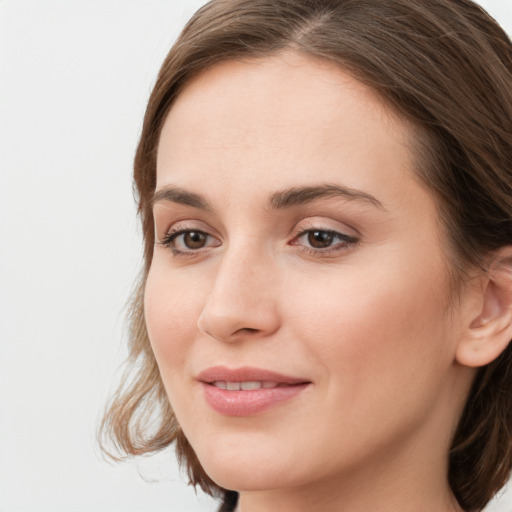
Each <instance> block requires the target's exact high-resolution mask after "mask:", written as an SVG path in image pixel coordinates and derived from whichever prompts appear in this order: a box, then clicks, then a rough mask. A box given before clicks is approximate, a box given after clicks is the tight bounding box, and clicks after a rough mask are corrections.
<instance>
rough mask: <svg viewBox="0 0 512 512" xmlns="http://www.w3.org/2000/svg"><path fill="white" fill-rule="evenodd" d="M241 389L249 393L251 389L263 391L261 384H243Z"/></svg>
mask: <svg viewBox="0 0 512 512" xmlns="http://www.w3.org/2000/svg"><path fill="white" fill-rule="evenodd" d="M240 388H241V389H243V390H244V391H249V390H250V389H261V382H241V383H240Z"/></svg>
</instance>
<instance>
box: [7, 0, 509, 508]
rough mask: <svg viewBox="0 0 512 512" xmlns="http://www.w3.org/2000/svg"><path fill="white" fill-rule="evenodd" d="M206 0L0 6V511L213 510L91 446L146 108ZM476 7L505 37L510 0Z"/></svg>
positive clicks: (161, 466) (127, 255)
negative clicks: (168, 57) (168, 58)
mask: <svg viewBox="0 0 512 512" xmlns="http://www.w3.org/2000/svg"><path fill="white" fill-rule="evenodd" d="M202 3H204V2H203V1H202V0H182V1H178V0H166V1H164V0H160V1H159V0H138V1H136V0H108V1H107V0H103V1H100V0H94V1H93V0H81V1H79V0H60V1H56V0H47V1H37V0H32V1H29V0H10V1H9V0H0V512H78V511H84V512H85V511H87V512H91V511H95V512H118V511H119V512H121V511H122V512H132V511H133V512H135V511H137V512H155V511H162V512H164V511H177V512H192V511H212V510H214V509H215V505H214V503H213V502H212V501H211V500H209V499H208V498H206V497H204V496H202V495H200V494H199V496H198V497H196V496H195V494H194V492H193V490H192V489H190V488H189V487H187V486H186V484H185V483H184V481H183V478H182V477H180V475H179V472H178V470H177V468H176V466H175V464H174V461H173V456H172V454H170V453H168V452H167V453H164V454H161V455H159V456H157V457H156V458H154V459H146V460H143V461H140V462H138V463H133V462H132V463H125V464H121V465H109V464H107V463H106V462H104V461H103V460H102V459H101V457H100V455H99V452H98V449H97V447H96V445H95V431H96V427H97V422H98V419H99V417H100V409H101V406H102V404H103V403H104V401H105V399H106V397H107V396H108V394H109V392H110V391H112V390H113V388H114V383H115V382H116V381H117V379H118V378H119V367H120V364H121V362H122V360H123V358H124V357H125V348H124V345H125V342H126V339H125V338H126V336H125V332H124V330H123V329H124V317H123V315H124V313H123V307H124V304H125V301H126V298H127V297H128V294H129V291H130V287H131V283H132V282H133V279H134V276H135V275H136V273H137V270H138V268H139V263H140V260H141V243H140V233H139V228H138V224H137V221H136V218H135V209H134V204H133V200H132V192H131V164H132V158H133V154H134V150H135V147H136V143H137V137H138V134H139V131H140V127H141V120H142V116H143V112H144V107H145V103H146V101H147V98H148V95H149V92H150V90H151V85H152V84H153V82H154V79H155V76H156V73H157V71H158V68H159V66H160V63H161V61H162V60H163V58H164V56H165V54H166V53H167V51H168V49H169V47H170V45H171V43H172V42H173V40H174V39H175V37H176V36H177V34H178V31H179V29H180V28H181V27H182V26H183V24H184V23H185V21H186V20H187V19H188V18H189V17H190V16H191V15H192V13H193V12H194V11H195V10H196V8H197V7H199V6H200V5H201V4H202ZM481 3H482V4H483V5H484V6H485V7H487V8H488V9H489V10H490V11H491V13H493V14H494V15H495V17H497V18H498V20H499V21H500V22H501V23H502V25H504V26H505V28H506V29H507V30H508V32H509V33H512V0H487V1H482V2H481ZM140 472H141V473H143V474H144V475H145V478H146V479H153V480H157V481H156V482H153V483H147V482H146V481H145V480H143V479H142V478H141V476H140V475H139V473H140ZM491 509H492V510H493V512H494V511H499V512H511V511H512V492H510V493H508V494H505V495H504V496H502V498H501V500H500V502H497V503H495V504H493V506H492V507H491Z"/></svg>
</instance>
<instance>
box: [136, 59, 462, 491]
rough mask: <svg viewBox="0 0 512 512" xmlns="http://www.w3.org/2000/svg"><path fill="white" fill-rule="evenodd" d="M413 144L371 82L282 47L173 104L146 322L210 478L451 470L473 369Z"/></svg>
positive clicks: (291, 480) (247, 483) (311, 478)
mask: <svg viewBox="0 0 512 512" xmlns="http://www.w3.org/2000/svg"><path fill="white" fill-rule="evenodd" d="M411 137H412V134H411V129H410V127H409V126H408V125H407V124H406V123H404V122H402V121H400V120H398V119H397V118H396V117H395V116H393V115H392V114H391V113H390V112H389V111H388V110H387V109H386V108H385V107H384V106H383V104H382V102H381V101H380V100H379V99H378V98H377V96H376V95H375V94H374V93H373V92H372V91H371V90H370V89H368V88H367V87H366V86H364V85H362V84H361V83H360V82H358V81H356V80H354V79H353V78H351V77H350V76H348V75H347V74H346V73H344V72H343V71H342V70H340V69H339V68H337V67H334V66H333V65H331V64H328V63H325V62H321V61H318V60H312V59H309V58H307V57H303V56H300V55H298V54H294V53H291V52H290V53H286V54H282V55H280V56H277V57H273V58H265V59H261V60H253V61H247V62H228V63H223V64H220V65H217V66H216V67H213V68H212V69H210V70H208V71H206V72H205V73H203V74H202V75H201V76H199V77H198V78H196V79H195V80H193V81H192V82H191V83H190V84H189V85H188V86H187V87H186V88H185V90H184V91H183V92H182V93H181V95H180V96H179V97H178V99H177V101H176V103H175V105H174V106H173V107H172V109H171V111H170V113H169V115H168V117H167V120H166V122H165V125H164V128H163V132H162V135H161V140H160V145H159V151H158V165H157V192H156V195H155V206H154V216H155V230H156V240H157V243H156V246H155V252H154V258H153V261H152V264H151V269H150V271H149V276H148V280H147V287H146V297H145V311H146V321H147V327H148V331H149V336H150V340H151V344H152V348H153V350H154V353H155V356H156V359H157V361H158V365H159V368H160V372H161V376H162V379H163V383H164V385H165V388H166V390H167V393H168V396H169V400H170V402H171V405H172V408H173V410H174V411H175V414H176V416H177V419H178V421H179V423H180V425H181V426H182V428H183V431H184V433H185V435H186V437H187V438H188V440H189V441H190V443H191V445H192V447H193V448H194V450H195V451H196V453H197V455H198V457H199V460H200V462H201V464H202V465H203V467H204V468H205V470H206V471H207V473H208V474H209V475H210V476H211V477H212V478H213V479H214V480H215V481H216V482H217V483H218V484H219V485H221V486H223V487H226V488H230V489H237V490H244V489H249V490H261V489H284V488H290V487H294V488H298V487H301V486H302V487H304V486H308V485H310V484H315V485H318V484H319V482H324V483H326V482H336V481H338V482H339V481H340V478H344V479H345V481H348V480H350V478H352V477H354V475H356V474H358V472H359V473H361V472H363V473H365V475H366V477H368V475H369V474H370V473H371V472H372V471H374V472H375V473H377V472H378V471H381V470H382V467H386V468H387V469H386V472H387V473H386V474H388V473H390V474H393V471H394V469H393V468H395V469H396V470H398V468H401V469H400V471H401V472H402V474H403V478H406V476H405V475H407V474H408V473H407V472H404V467H408V465H409V466H410V467H411V468H412V467H415V466H414V464H411V462H414V463H415V464H416V466H417V465H418V464H417V463H418V460H421V461H422V464H421V467H423V466H424V467H425V468H429V467H430V466H432V465H434V464H435V465H436V468H437V469H436V471H437V470H438V469H439V466H442V469H445V464H446V453H447V450H448V446H449V438H450V434H451V432H452V429H453V425H454V422H455V421H456V418H457V415H458V411H459V410H460V406H461V403H462V402H463V400H464V394H465V392H466V391H467V386H468V382H469V380H468V378H466V376H465V374H463V373H462V372H463V369H462V368H461V367H459V366H457V365H456V363H455V362H454V352H455V345H456V343H457V339H458V337H459V332H460V325H459V324H458V321H457V314H456V313H453V312H452V313H453V314H452V313H450V311H449V305H450V289H449V282H448V279H447V272H448V269H447V262H446V257H445V253H444V252H443V249H442V245H441V233H440V228H439V221H438V216H437V211H436V205H435V203H434V200H433V197H432V195H431V193H430V192H429V191H427V190H426V188H425V187H423V186H422V185H421V184H420V182H419V181H418V180H417V179H416V178H415V175H414V165H415V162H414V160H413V158H412V155H411V151H410V149H409V147H408V143H409V142H410V138H411ZM226 388H227V389H226ZM419 457H422V458H421V459H419ZM390 461H392V463H390ZM384 465H385V466H384ZM414 471H416V470H414ZM347 478H348V480H347ZM383 478H384V476H383Z"/></svg>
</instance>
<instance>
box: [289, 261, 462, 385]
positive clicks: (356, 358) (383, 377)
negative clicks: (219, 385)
mask: <svg viewBox="0 0 512 512" xmlns="http://www.w3.org/2000/svg"><path fill="white" fill-rule="evenodd" d="M427 268H428V269H429V270H428V271H424V269H427ZM384 269H385V270H384ZM303 283H304V284H305V287H306V288H307V289H308V292H307V293H306V290H302V291H297V290H295V291H294V293H291V292H290V293H288V294H287V295H288V296H289V297H290V301H289V302H288V303H287V308H288V309H289V311H293V315H294V316H295V318H296V321H295V323H296V324H297V326H299V328H298V329H297V330H296V335H297V336H300V337H301V338H302V339H303V340H307V343H308V348H309V351H310V354H309V355H310V356H311V357H315V358H316V359H317V360H318V361H319V362H320V363H321V365H322V366H323V367H324V368H326V369H327V370H328V373H329V374H331V375H333V376H334V379H335V380H336V381H337V382H339V381H343V382H344V384H347V382H348V381H349V380H351V381H352V382H351V384H352V385H353V386H354V387H355V388H359V389H363V388H364V387H366V386H367V385H368V384H369V383H370V384H371V385H373V386H383V385H384V383H386V382H389V385H390V387H394V386H400V385H403V382H401V380H405V381H411V382H413V381H417V380H418V378H420V377H421V375H423V376H424V378H425V380H429V378H431V373H432V372H435V371H437V370H438V369H441V368H442V367H443V369H446V367H447V366H448V365H449V364H450V363H451V357H452V350H453V347H452V346H451V345H450V344H449V343H447V336H448V335H447V327H448V326H447V315H446V305H447V303H448V302H449V301H448V300H447V299H448V290H447V284H446V283H447V282H446V277H445V271H444V268H443V267H442V266H440V265H439V266H435V265H434V266H433V265H432V262H430V265H427V266H425V267H422V266H421V265H418V266H416V267H415V268H407V267H403V266H402V267H401V266H394V265H393V264H392V263H390V264H388V265H386V264H385V262H382V265H381V266H379V268H376V267H375V266H373V268H362V269H356V268H348V269H344V270H343V271H340V272H338V273H337V274H333V275H331V276H327V275H326V276H325V277H324V278H323V281H322V280H321V281H319V280H318V276H316V279H315V281H314V282H313V280H311V282H310V283H308V282H307V281H303ZM305 299H306V300H305ZM351 387H352V386H351Z"/></svg>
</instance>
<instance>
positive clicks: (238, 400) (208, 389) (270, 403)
mask: <svg viewBox="0 0 512 512" xmlns="http://www.w3.org/2000/svg"><path fill="white" fill-rule="evenodd" d="M202 385H203V390H204V395H205V398H206V402H207V403H208V404H209V405H210V407H211V408H212V409H213V410H214V411H216V412H218V413H220V414H224V415H225V416H251V415H253V414H257V413H259V412H263V411H266V410H267V409H270V408H271V407H274V406H276V405H278V404H280V403H281V402H284V401H286V400H289V399H290V398H293V397H294V396H297V395H298V394H299V393H301V392H302V391H304V390H305V389H306V388H307V387H308V386H309V383H304V384H295V385H293V386H278V387H276V388H270V389H263V388H261V389H252V390H248V391H228V390H227V389H220V388H217V387H215V386H213V385H212V384H206V383H202Z"/></svg>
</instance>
